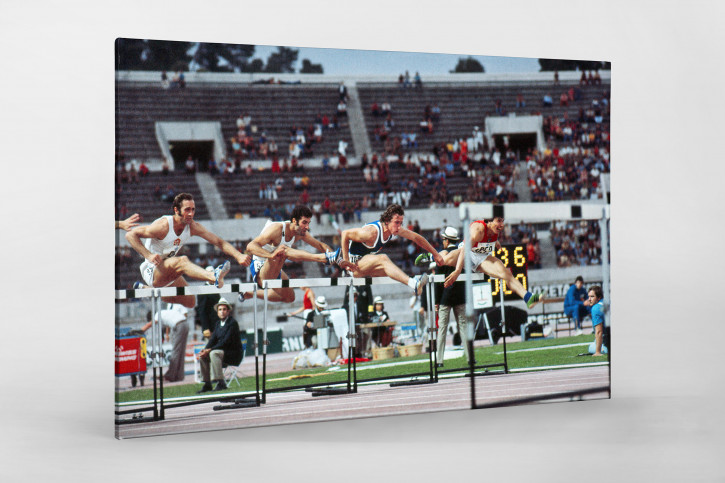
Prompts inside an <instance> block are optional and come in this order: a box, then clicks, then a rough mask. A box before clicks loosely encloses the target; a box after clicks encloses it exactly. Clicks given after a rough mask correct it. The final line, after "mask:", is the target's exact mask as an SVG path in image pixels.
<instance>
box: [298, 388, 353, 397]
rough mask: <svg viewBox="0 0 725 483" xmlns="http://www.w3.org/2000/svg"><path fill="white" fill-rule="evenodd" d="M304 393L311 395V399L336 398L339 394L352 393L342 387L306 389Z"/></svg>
mask: <svg viewBox="0 0 725 483" xmlns="http://www.w3.org/2000/svg"><path fill="white" fill-rule="evenodd" d="M305 391H306V392H309V393H312V397H317V396H337V395H339V394H352V391H350V390H348V389H347V388H342V387H318V388H315V387H308V388H307V389H305Z"/></svg>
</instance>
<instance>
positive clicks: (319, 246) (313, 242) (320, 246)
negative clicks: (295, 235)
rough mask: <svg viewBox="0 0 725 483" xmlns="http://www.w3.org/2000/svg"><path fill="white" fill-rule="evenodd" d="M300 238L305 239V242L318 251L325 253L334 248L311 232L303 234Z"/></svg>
mask: <svg viewBox="0 0 725 483" xmlns="http://www.w3.org/2000/svg"><path fill="white" fill-rule="evenodd" d="M300 239H301V240H303V241H304V242H305V243H307V244H308V245H309V246H311V247H312V248H314V249H315V250H317V251H318V252H321V253H325V252H329V251H332V249H331V248H330V247H329V246H328V245H327V244H326V243H322V242H321V241H320V240H318V239H317V238H315V237H313V236H312V235H310V233H309V232H307V233H305V236H303V237H302V238H300Z"/></svg>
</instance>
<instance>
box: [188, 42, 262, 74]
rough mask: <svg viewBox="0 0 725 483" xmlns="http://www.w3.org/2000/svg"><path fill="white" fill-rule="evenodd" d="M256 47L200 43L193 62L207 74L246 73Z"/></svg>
mask: <svg viewBox="0 0 725 483" xmlns="http://www.w3.org/2000/svg"><path fill="white" fill-rule="evenodd" d="M252 55H254V45H238V44H213V43H203V42H202V43H199V44H198V48H197V49H196V52H194V55H193V58H192V60H193V62H194V64H196V66H198V69H199V70H205V71H207V72H245V71H246V69H247V66H248V64H249V58H250V57H251V56H252Z"/></svg>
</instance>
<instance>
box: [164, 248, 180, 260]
mask: <svg viewBox="0 0 725 483" xmlns="http://www.w3.org/2000/svg"><path fill="white" fill-rule="evenodd" d="M179 248H180V247H174V248H167V249H166V250H164V253H163V256H164V258H171V257H173V256H176V252H178V251H179Z"/></svg>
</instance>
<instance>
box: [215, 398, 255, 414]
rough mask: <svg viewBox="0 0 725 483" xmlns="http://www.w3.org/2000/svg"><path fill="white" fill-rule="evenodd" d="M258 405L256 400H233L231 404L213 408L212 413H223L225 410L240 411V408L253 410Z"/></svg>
mask: <svg viewBox="0 0 725 483" xmlns="http://www.w3.org/2000/svg"><path fill="white" fill-rule="evenodd" d="M258 406H259V403H258V402H257V400H256V399H255V400H253V401H252V400H249V399H244V398H241V399H235V400H234V402H233V403H231V404H219V405H217V406H214V407H213V408H212V409H214V411H223V410H225V409H242V408H253V407H258Z"/></svg>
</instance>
